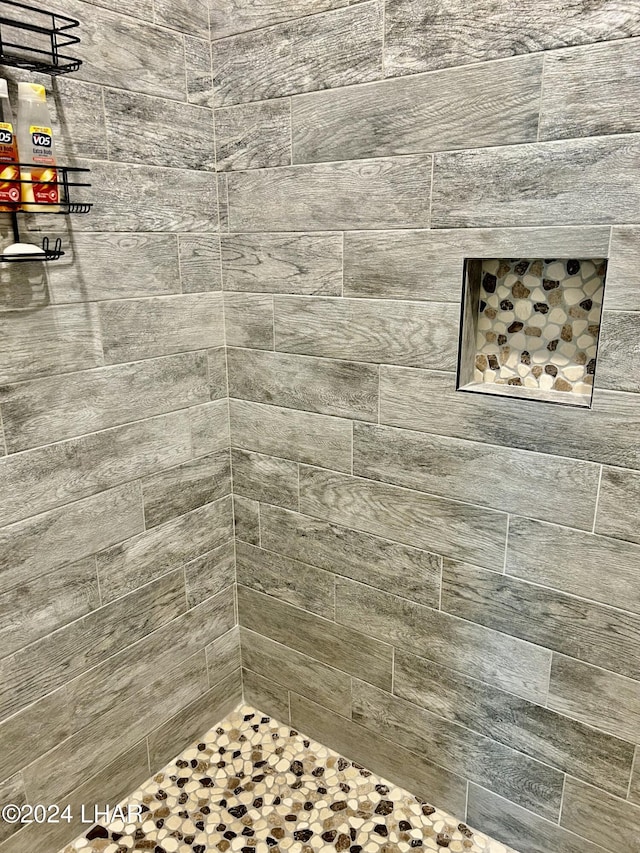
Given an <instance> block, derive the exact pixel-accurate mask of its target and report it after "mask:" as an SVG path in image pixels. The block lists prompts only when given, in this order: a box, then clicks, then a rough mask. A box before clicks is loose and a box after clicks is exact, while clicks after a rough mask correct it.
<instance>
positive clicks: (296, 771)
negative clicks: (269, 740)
mask: <svg viewBox="0 0 640 853" xmlns="http://www.w3.org/2000/svg"><path fill="white" fill-rule="evenodd" d="M289 769H290V770H291V772H292V773H293V775H294V776H302V774H303V773H304V767H303V766H302V762H301V761H292V762H291V767H290V768H289Z"/></svg>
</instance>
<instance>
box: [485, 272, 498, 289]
mask: <svg viewBox="0 0 640 853" xmlns="http://www.w3.org/2000/svg"><path fill="white" fill-rule="evenodd" d="M497 283H498V279H497V278H496V277H495V275H491V273H490V272H486V273H485V274H484V277H483V279H482V286H483V287H484V289H485V290H486V291H487V293H495V290H496V284H497Z"/></svg>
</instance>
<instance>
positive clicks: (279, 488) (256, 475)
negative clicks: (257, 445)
mask: <svg viewBox="0 0 640 853" xmlns="http://www.w3.org/2000/svg"><path fill="white" fill-rule="evenodd" d="M234 440H235V436H234ZM231 460H232V465H233V491H234V496H235V493H236V492H237V493H238V495H242V496H243V497H245V498H252V499H253V500H255V501H266V502H267V503H270V504H277V505H278V506H284V507H288V508H289V509H297V508H298V463H297V462H291V461H290V460H289V459H278V458H277V457H275V456H265V455H264V454H262V453H252V452H251V451H250V450H240V449H239V448H234V449H233V450H232V451H231Z"/></svg>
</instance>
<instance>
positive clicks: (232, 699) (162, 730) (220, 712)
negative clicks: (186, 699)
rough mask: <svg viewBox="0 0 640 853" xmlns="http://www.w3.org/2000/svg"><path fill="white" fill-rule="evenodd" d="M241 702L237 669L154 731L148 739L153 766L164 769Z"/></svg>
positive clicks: (152, 767) (239, 677) (150, 761)
mask: <svg viewBox="0 0 640 853" xmlns="http://www.w3.org/2000/svg"><path fill="white" fill-rule="evenodd" d="M241 701H242V680H241V676H240V670H239V669H237V670H236V671H235V672H233V673H231V674H230V675H228V676H227V677H226V678H224V679H222V680H221V681H220V682H218V683H217V684H215V685H214V686H213V687H212V688H211V690H207V692H206V693H203V694H202V696H200V697H199V698H198V699H196V701H195V702H192V703H191V704H190V705H187V707H186V708H185V709H184V710H182V711H180V712H179V713H177V714H176V715H175V716H173V717H171V719H170V720H167V722H166V723H163V724H162V725H161V726H159V727H158V728H157V729H154V731H152V732H151V734H150V735H149V736H148V738H147V742H148V744H149V763H150V766H151V769H152V770H160V769H161V768H162V767H164V766H165V765H166V764H168V763H169V761H171V760H172V759H173V758H174V757H175V756H176V755H179V754H180V753H181V752H182V751H183V750H184V749H186V747H187V746H189V745H190V744H191V743H193V741H195V740H197V739H198V738H199V737H202V735H203V734H204V733H205V732H208V731H209V729H210V728H211V727H212V726H215V724H216V723H218V722H220V720H222V719H223V718H224V717H226V716H227V714H229V713H230V712H231V711H233V709H234V708H235V707H236V706H237V705H239V704H240V702H241Z"/></svg>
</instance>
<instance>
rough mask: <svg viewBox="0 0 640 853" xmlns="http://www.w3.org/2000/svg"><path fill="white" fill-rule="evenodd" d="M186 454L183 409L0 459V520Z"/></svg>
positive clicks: (3, 521) (116, 482)
mask: <svg viewBox="0 0 640 853" xmlns="http://www.w3.org/2000/svg"><path fill="white" fill-rule="evenodd" d="M190 457H191V441H190V435H189V419H188V416H187V414H186V413H185V412H175V413H173V414H169V415H160V416H159V417H156V418H150V419H148V420H145V421H138V422H137V423H131V424H126V425H125V426H120V427H114V428H113V429H108V430H104V431H103V432H96V433H93V434H92V435H85V436H82V437H81V438H72V439H70V440H68V441H63V442H60V443H58V444H50V445H48V446H46V447H38V448H35V449H34V450H27V451H25V452H23V453H16V454H13V455H11V456H6V457H4V458H2V459H0V524H10V523H11V522H13V521H20V520H21V519H23V518H28V517H29V516H32V515H35V514H37V513H41V512H46V511H47V510H50V509H55V508H56V507H58V506H63V505H64V504H66V503H69V502H70V501H76V500H80V499H82V498H86V497H90V496H91V495H94V494H96V493H98V492H102V491H104V490H105V489H110V488H113V487H114V486H119V485H121V484H122V483H126V482H127V481H130V480H133V479H137V478H139V477H145V476H147V475H148V474H154V473H155V472H157V471H161V470H162V469H163V468H171V467H172V466H174V465H179V464H180V463H181V462H186V460H187V459H189V458H190Z"/></svg>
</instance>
